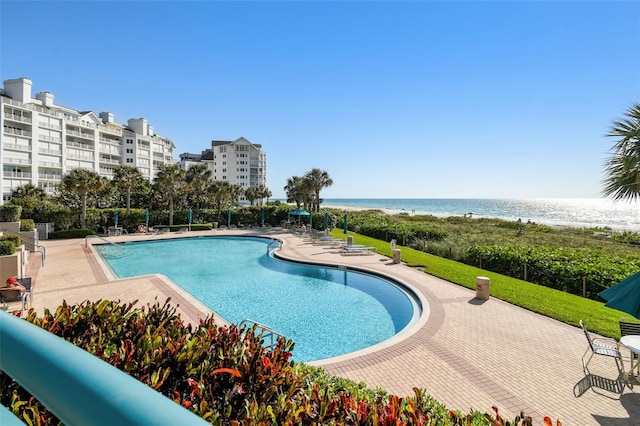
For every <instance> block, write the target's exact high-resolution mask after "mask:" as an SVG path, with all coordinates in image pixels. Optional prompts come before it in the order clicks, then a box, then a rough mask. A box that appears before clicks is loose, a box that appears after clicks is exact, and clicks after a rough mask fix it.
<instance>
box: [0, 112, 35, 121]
mask: <svg viewBox="0 0 640 426" xmlns="http://www.w3.org/2000/svg"><path fill="white" fill-rule="evenodd" d="M4 118H8V119H9V120H13V121H20V122H22V123H31V117H26V116H24V115H20V114H12V113H10V112H5V113H4Z"/></svg>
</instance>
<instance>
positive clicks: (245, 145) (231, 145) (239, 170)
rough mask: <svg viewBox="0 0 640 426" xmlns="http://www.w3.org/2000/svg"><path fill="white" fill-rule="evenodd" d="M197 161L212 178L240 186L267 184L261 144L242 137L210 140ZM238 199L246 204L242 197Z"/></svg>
mask: <svg viewBox="0 0 640 426" xmlns="http://www.w3.org/2000/svg"><path fill="white" fill-rule="evenodd" d="M200 161H202V162H203V163H205V164H206V165H207V168H209V170H211V171H212V172H213V179H214V180H226V181H228V182H229V183H231V184H234V185H240V186H241V187H242V189H244V190H246V189H248V188H250V187H258V186H260V185H263V186H266V185H267V154H266V153H265V152H263V151H262V145H259V144H254V143H251V142H249V141H248V140H247V139H245V138H243V137H240V138H238V139H236V140H234V141H215V140H214V141H211V149H208V150H206V151H203V153H202V155H201V157H200ZM238 201H239V202H240V204H247V200H246V199H245V198H244V197H241V198H240V200H238Z"/></svg>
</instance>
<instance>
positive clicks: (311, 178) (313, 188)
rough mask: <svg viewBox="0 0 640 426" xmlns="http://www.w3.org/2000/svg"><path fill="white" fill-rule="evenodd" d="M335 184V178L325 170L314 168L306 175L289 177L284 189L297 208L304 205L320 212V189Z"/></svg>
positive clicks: (288, 200)
mask: <svg viewBox="0 0 640 426" xmlns="http://www.w3.org/2000/svg"><path fill="white" fill-rule="evenodd" d="M331 185H333V179H331V177H330V176H329V173H327V172H326V171H324V170H320V169H318V168H314V169H311V170H309V171H308V172H307V173H305V174H304V176H292V177H290V178H289V179H287V184H286V185H285V186H284V191H285V193H286V194H287V203H295V204H296V207H297V208H300V207H303V208H305V209H307V210H310V211H313V212H316V213H318V212H319V211H320V203H322V199H321V198H320V191H321V190H322V189H324V188H327V187H329V186H331Z"/></svg>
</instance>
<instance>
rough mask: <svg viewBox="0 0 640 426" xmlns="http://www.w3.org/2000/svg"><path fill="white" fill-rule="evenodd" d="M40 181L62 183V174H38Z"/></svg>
mask: <svg viewBox="0 0 640 426" xmlns="http://www.w3.org/2000/svg"><path fill="white" fill-rule="evenodd" d="M38 180H47V181H56V182H61V181H62V174H56V173H38Z"/></svg>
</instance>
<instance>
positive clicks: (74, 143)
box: [67, 141, 93, 151]
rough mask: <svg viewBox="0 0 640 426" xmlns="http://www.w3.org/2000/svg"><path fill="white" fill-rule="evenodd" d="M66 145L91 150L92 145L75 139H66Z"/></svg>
mask: <svg viewBox="0 0 640 426" xmlns="http://www.w3.org/2000/svg"><path fill="white" fill-rule="evenodd" d="M67 146H69V147H73V148H80V149H88V150H91V151H93V145H89V144H86V143H80V142H75V141H67Z"/></svg>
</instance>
